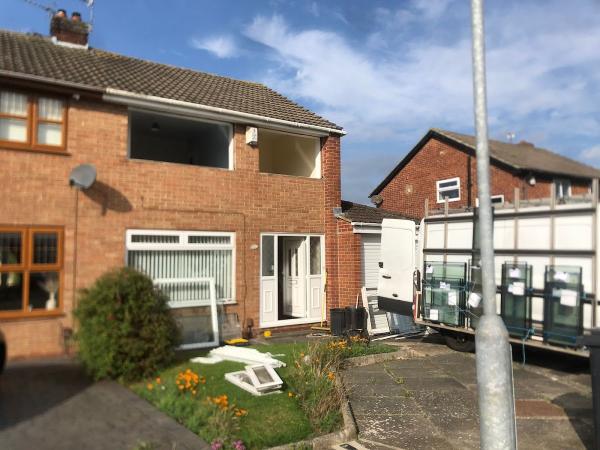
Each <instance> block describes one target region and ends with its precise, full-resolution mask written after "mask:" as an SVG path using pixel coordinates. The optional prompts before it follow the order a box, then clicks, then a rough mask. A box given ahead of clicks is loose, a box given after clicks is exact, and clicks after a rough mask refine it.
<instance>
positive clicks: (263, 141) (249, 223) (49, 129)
mask: <svg viewBox="0 0 600 450" xmlns="http://www.w3.org/2000/svg"><path fill="white" fill-rule="evenodd" d="M57 20H60V21H61V22H60V23H59V24H58V25H60V26H57V23H56V21H57ZM69 22H70V21H69V20H68V19H58V18H54V19H53V26H52V30H55V31H56V30H57V29H59V30H60V33H58V32H55V33H54V34H55V36H54V38H48V37H42V36H39V35H32V34H23V33H16V32H10V31H0V55H1V56H0V167H2V174H3V177H2V178H3V180H2V181H3V182H2V185H1V187H0V192H1V198H2V202H1V203H0V329H1V330H2V331H3V332H4V334H5V335H6V340H7V344H8V355H9V358H18V357H31V356H36V355H51V354H59V353H62V352H63V351H64V345H65V339H64V337H65V335H68V334H69V333H70V331H71V330H72V328H73V326H74V323H73V319H72V310H73V308H74V303H75V302H76V296H75V295H74V292H76V291H77V290H78V289H81V288H84V287H86V286H89V285H90V284H91V283H93V282H94V280H96V279H97V277H98V276H99V275H101V274H102V273H104V272H105V271H107V270H108V269H110V268H114V267H118V266H123V265H127V264H129V265H131V266H133V267H136V268H138V269H140V270H142V271H145V272H147V273H148V274H149V275H151V276H152V277H153V278H154V279H155V280H157V283H158V284H159V285H161V286H165V287H166V289H167V290H169V289H171V290H170V291H169V292H171V293H175V294H176V295H175V294H173V297H172V300H173V302H174V303H177V302H179V306H182V305H188V308H177V309H174V310H173V311H174V312H178V320H179V321H180V323H181V324H182V327H183V329H184V341H185V342H186V343H188V344H190V345H193V344H194V343H196V342H203V341H205V340H207V338H206V336H203V335H202V333H201V332H202V330H198V323H207V324H208V323H210V322H206V320H205V319H206V318H207V317H208V316H207V313H206V312H205V311H204V310H202V309H201V308H206V306H205V305H206V304H207V302H209V300H210V298H209V297H207V295H208V296H210V295H211V294H210V292H211V289H209V288H210V285H211V284H212V283H214V291H215V296H216V298H217V300H218V301H219V302H220V303H221V304H223V305H224V306H223V307H222V308H221V310H224V314H227V315H228V317H230V316H237V317H238V318H239V323H240V324H241V326H242V327H243V328H244V329H247V327H249V326H251V327H252V328H253V330H254V332H256V330H257V329H261V328H262V329H264V328H271V327H279V326H283V327H293V326H307V324H310V323H314V322H319V321H320V320H322V318H323V317H324V315H325V310H326V306H325V304H324V298H325V296H324V291H325V290H326V294H327V296H326V297H327V308H329V307H332V306H336V305H337V304H338V303H339V302H340V295H342V294H341V293H340V292H342V291H343V290H344V289H345V287H344V284H343V283H342V284H341V285H340V283H339V277H340V275H339V272H338V267H340V259H343V258H344V257H343V256H341V257H340V256H338V248H339V246H340V242H339V241H343V240H344V239H345V237H344V236H340V222H341V219H337V218H336V216H335V215H334V213H335V212H339V208H340V207H341V206H342V205H341V198H340V195H341V194H340V192H341V191H340V138H341V136H342V135H343V134H344V131H343V130H342V129H341V128H340V127H339V126H337V125H335V124H333V123H331V122H329V121H327V120H325V119H323V118H321V117H319V116H318V115H316V114H314V113H312V112H310V111H308V110H306V109H304V108H302V107H301V106H299V105H297V104H295V103H294V102H292V101H290V100H288V99H286V98H285V97H283V96H281V95H279V94H278V93H276V92H274V91H272V90H271V89H269V88H267V87H265V86H263V85H261V84H257V83H251V82H245V81H239V80H233V79H230V78H225V77H221V76H215V75H209V74H206V73H200V72H196V71H192V70H187V69H181V68H176V67H171V66H167V65H162V64H157V63H153V62H149V61H144V60H139V59H135V58H130V57H126V56H122V55H118V54H113V53H109V52H105V51H102V50H98V49H93V48H90V47H88V46H87V44H86V45H81V44H82V43H85V42H86V39H87V35H85V36H82V35H81V33H84V34H85V33H86V28H85V27H83V28H82V27H81V26H77V27H70V25H71V24H70V23H69ZM73 33H75V35H73ZM57 36H58V38H59V39H57ZM84 163H85V164H91V165H93V166H94V167H95V169H96V171H97V179H96V181H95V183H94V184H93V185H92V186H91V187H90V188H89V189H81V190H78V189H76V188H75V187H71V186H69V177H70V173H71V172H72V170H73V169H74V168H75V167H78V166H79V165H81V164H84ZM348 270H350V269H349V268H347V267H346V265H344V264H341V271H342V272H343V273H345V272H344V271H348ZM352 270H353V269H352ZM325 273H327V284H326V286H325ZM195 283H196V284H195ZM186 302H187V303H186ZM194 302H197V303H194ZM202 305H204V306H202ZM194 308H196V309H194ZM184 311H185V312H184ZM222 313H223V311H222ZM192 319H194V320H196V322H194V320H192ZM209 340H210V339H209Z"/></svg>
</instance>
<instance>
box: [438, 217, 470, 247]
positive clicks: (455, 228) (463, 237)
mask: <svg viewBox="0 0 600 450" xmlns="http://www.w3.org/2000/svg"><path fill="white" fill-rule="evenodd" d="M442 237H443V235H442ZM442 245H443V241H442ZM472 245H473V222H472V221H469V222H450V223H448V248H471V246H472ZM440 247H442V246H440Z"/></svg>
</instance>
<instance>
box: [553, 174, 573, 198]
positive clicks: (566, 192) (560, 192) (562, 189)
mask: <svg viewBox="0 0 600 450" xmlns="http://www.w3.org/2000/svg"><path fill="white" fill-rule="evenodd" d="M554 187H555V190H556V191H555V192H556V198H564V197H570V196H571V180H569V179H566V178H556V179H555V180H554Z"/></svg>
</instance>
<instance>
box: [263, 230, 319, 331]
mask: <svg viewBox="0 0 600 450" xmlns="http://www.w3.org/2000/svg"><path fill="white" fill-rule="evenodd" d="M263 236H273V246H274V249H273V250H274V251H273V258H274V264H273V265H274V272H273V276H263V275H262V262H263V245H262V240H263ZM280 237H298V238H304V244H303V246H302V247H304V252H305V257H304V263H305V269H304V277H305V280H304V283H305V286H306V289H304V296H305V300H306V308H305V315H306V316H307V317H304V318H299V319H284V320H277V317H278V308H279V305H278V301H277V300H278V294H279V286H278V285H279V267H278V260H279V255H278V247H279V245H278V241H279V238H280ZM311 237H319V238H320V240H321V274H320V275H311V274H310V238H311ZM259 242H260V252H259V258H260V261H259V274H258V276H259V325H260V328H275V327H283V326H289V325H302V324H309V323H317V322H320V321H321V317H308V316H309V311H310V309H311V306H312V305H311V302H313V299H312V296H311V293H310V289H309V286H310V285H311V281H313V280H314V279H315V278H320V283H319V284H320V301H321V302H322V301H323V299H324V295H323V292H324V289H325V283H324V282H325V234H324V233H277V232H264V233H260V237H259ZM266 283H271V288H270V292H271V299H270V303H271V308H274V309H271V310H269V311H268V312H265V311H264V310H263V308H264V306H265V304H264V301H263V300H264V298H263V297H264V294H265V292H264V286H265V284H266ZM273 293H274V294H275V297H274V298H273V296H272V294H273ZM322 308H323V305H320V307H319V309H320V310H322ZM313 309H314V308H313ZM266 314H270V315H272V316H273V315H274V317H275V319H274V320H273V319H271V320H265V315H266Z"/></svg>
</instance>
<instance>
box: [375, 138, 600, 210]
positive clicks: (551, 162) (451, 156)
mask: <svg viewBox="0 0 600 450" xmlns="http://www.w3.org/2000/svg"><path fill="white" fill-rule="evenodd" d="M475 145H476V144H475V137H474V136H468V135H464V134H459V133H454V132H451V131H445V130H440V129H431V130H429V132H428V133H427V134H426V135H425V136H424V137H423V138H422V139H421V140H420V141H419V143H418V144H417V145H416V146H415V147H414V148H413V149H412V150H411V151H410V152H409V153H408V154H407V155H406V156H405V157H404V158H403V159H402V160H401V161H400V163H398V165H397V166H396V167H395V168H394V169H393V170H392V171H391V172H390V173H389V174H388V175H387V176H386V177H385V179H384V180H383V181H382V182H381V183H380V184H379V186H377V187H376V188H375V190H373V192H371V194H370V196H369V197H370V198H371V200H372V201H373V202H374V203H375V204H377V205H378V206H380V207H382V208H385V209H387V210H390V211H396V212H398V213H401V214H405V215H407V216H410V217H417V218H422V217H423V216H424V214H425V200H426V199H427V201H428V204H429V208H430V209H437V208H440V207H441V206H443V204H444V202H445V198H448V202H449V207H451V208H472V207H475V206H476V205H477V175H476V172H477V168H476V162H475ZM489 149H490V160H491V178H490V180H491V195H492V202H493V203H504V202H511V203H512V202H513V201H514V194H515V188H518V190H519V196H520V199H524V200H531V199H541V198H548V197H550V196H551V186H553V185H554V186H555V192H556V196H557V197H558V198H560V197H569V196H583V195H586V194H588V193H589V192H590V189H591V184H592V180H593V179H595V178H599V177H600V170H597V169H595V168H593V167H590V166H587V165H585V164H582V163H580V162H577V161H574V160H572V159H569V158H566V157H564V156H561V155H558V154H556V153H553V152H551V151H548V150H545V149H542V148H538V147H535V146H534V145H533V144H531V143H528V142H519V143H516V144H512V143H507V142H501V141H495V140H490V141H489Z"/></svg>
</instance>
